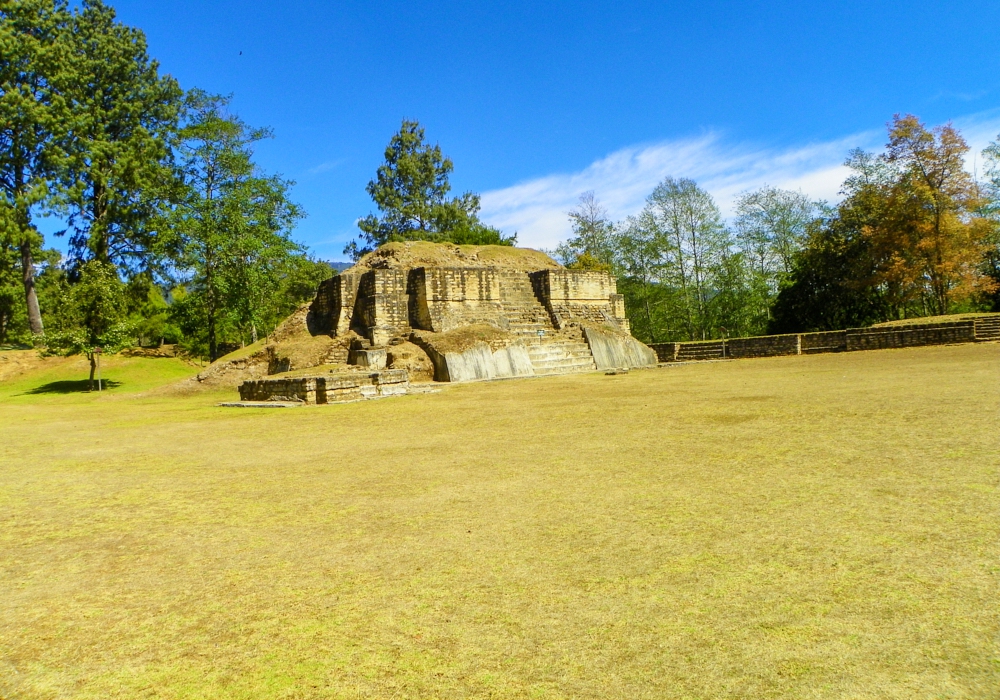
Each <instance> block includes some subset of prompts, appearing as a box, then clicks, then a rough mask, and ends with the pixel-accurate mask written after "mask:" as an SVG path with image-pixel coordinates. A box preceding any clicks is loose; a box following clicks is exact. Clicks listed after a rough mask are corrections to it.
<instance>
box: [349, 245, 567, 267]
mask: <svg viewBox="0 0 1000 700" xmlns="http://www.w3.org/2000/svg"><path fill="white" fill-rule="evenodd" d="M414 267H476V268H480V267H496V268H504V269H507V270H516V271H519V272H532V271H534V270H546V269H557V268H560V267H562V265H560V264H559V263H557V262H556V261H555V260H553V259H552V258H550V257H549V256H548V255H546V254H545V253H543V252H541V251H538V250H533V249H531V248H514V247H513V246H505V245H454V244H452V243H430V242H428V241H411V242H406V243H386V244H385V245H383V246H381V247H380V248H379V249H378V250H375V251H372V252H371V253H368V254H367V255H365V256H364V257H362V258H361V259H360V260H359V261H358V262H357V264H355V266H354V267H352V268H350V269H349V270H346V272H349V273H350V272H353V273H358V272H367V271H369V270H395V269H410V268H414Z"/></svg>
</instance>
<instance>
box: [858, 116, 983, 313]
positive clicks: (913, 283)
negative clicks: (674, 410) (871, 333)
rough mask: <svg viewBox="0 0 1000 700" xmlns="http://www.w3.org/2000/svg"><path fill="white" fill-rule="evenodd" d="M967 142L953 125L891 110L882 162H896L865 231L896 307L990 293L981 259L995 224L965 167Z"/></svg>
mask: <svg viewBox="0 0 1000 700" xmlns="http://www.w3.org/2000/svg"><path fill="white" fill-rule="evenodd" d="M968 150H969V146H968V144H966V142H965V140H964V139H963V138H962V136H961V134H959V132H958V131H957V130H956V129H955V128H954V127H953V126H951V125H950V124H947V125H944V126H939V127H935V128H934V129H930V130H929V129H927V127H926V126H924V125H923V124H921V123H920V120H919V119H917V117H915V116H913V115H910V114H907V115H904V116H900V115H898V114H897V115H896V116H895V117H894V119H893V121H892V123H891V124H890V125H889V143H888V144H887V148H886V161H887V162H888V164H889V165H891V166H892V167H893V170H894V177H893V178H892V179H893V182H892V184H891V186H889V187H887V188H885V189H884V190H883V192H884V193H885V196H886V198H887V199H886V202H885V207H884V209H883V216H881V217H879V220H878V221H877V222H875V223H874V224H873V225H871V226H867V227H865V234H866V236H867V237H868V238H869V241H870V242H871V244H872V248H873V251H874V253H875V257H876V260H877V263H876V266H875V269H876V271H877V272H876V274H877V275H878V279H877V280H876V281H877V282H878V283H880V284H882V285H884V287H885V288H888V289H892V290H893V291H894V294H893V295H892V296H894V297H895V298H894V299H893V303H894V305H896V306H898V307H900V308H905V307H908V308H913V307H914V306H916V305H919V306H920V307H921V308H922V309H923V310H925V312H926V311H929V312H931V313H936V314H947V313H950V312H951V311H952V310H953V309H954V308H955V306H956V305H957V304H959V303H961V302H964V301H966V300H968V299H970V298H972V297H974V296H975V295H977V294H981V293H984V292H989V291H991V290H992V288H993V287H994V286H995V285H996V283H995V282H994V281H993V280H992V279H991V278H990V277H988V276H986V275H984V274H983V271H982V261H983V256H984V254H985V253H986V249H987V247H988V241H989V236H990V232H991V226H992V223H991V222H990V221H989V220H988V219H986V218H985V217H983V216H981V215H980V213H979V212H980V210H981V208H982V206H983V199H982V197H981V196H980V193H979V188H978V186H977V185H976V183H975V181H974V179H973V178H972V176H971V175H970V174H969V173H968V172H967V171H966V170H965V162H964V157H965V154H966V153H967V152H968Z"/></svg>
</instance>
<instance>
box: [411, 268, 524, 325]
mask: <svg viewBox="0 0 1000 700" xmlns="http://www.w3.org/2000/svg"><path fill="white" fill-rule="evenodd" d="M511 274H513V275H521V276H523V275H524V273H507V276H510V275H511ZM504 277H505V275H504V272H503V271H500V270H495V269H492V268H461V267H421V268H416V269H414V270H411V271H410V276H409V293H410V309H411V314H410V324H411V325H412V326H413V327H414V328H420V329H423V330H429V331H434V332H436V333H443V332H446V331H449V330H452V329H453V328H457V327H458V326H461V325H470V324H475V323H489V324H491V325H495V326H498V327H501V328H502V327H505V324H504V322H503V307H502V305H501V297H502V287H503V280H504Z"/></svg>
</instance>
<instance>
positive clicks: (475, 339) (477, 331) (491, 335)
mask: <svg viewBox="0 0 1000 700" xmlns="http://www.w3.org/2000/svg"><path fill="white" fill-rule="evenodd" d="M414 335H415V336H416V337H417V338H419V339H420V341H421V342H422V343H427V344H428V345H430V346H432V347H433V348H434V349H435V350H437V351H438V352H440V353H446V352H465V351H466V350H471V349H472V348H474V347H475V346H476V345H479V344H480V343H485V344H486V345H489V346H490V349H491V350H499V349H500V348H502V347H506V346H507V345H510V344H511V343H513V342H514V341H516V340H517V338H516V336H514V335H513V334H512V333H510V332H508V331H504V330H501V329H499V328H497V327H496V326H490V325H487V324H485V323H483V324H477V325H472V326H462V327H461V328H456V329H454V330H451V331H447V332H445V333H430V332H428V331H414Z"/></svg>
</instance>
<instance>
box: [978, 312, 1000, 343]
mask: <svg viewBox="0 0 1000 700" xmlns="http://www.w3.org/2000/svg"><path fill="white" fill-rule="evenodd" d="M975 329H976V340H1000V314H997V315H996V316H980V317H978V318H976V319H975Z"/></svg>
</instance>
